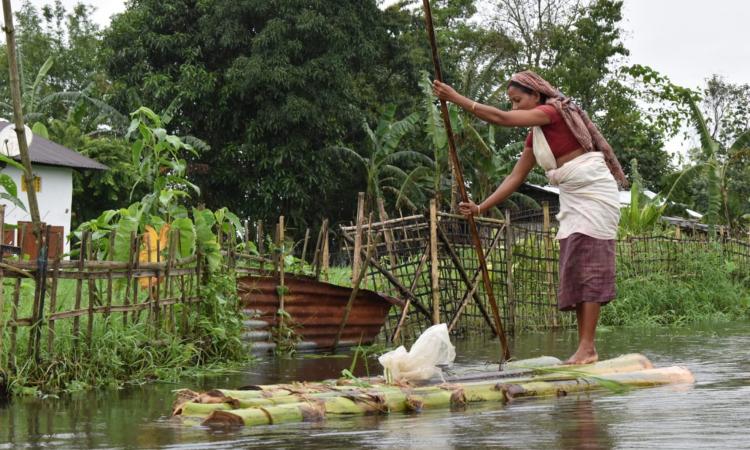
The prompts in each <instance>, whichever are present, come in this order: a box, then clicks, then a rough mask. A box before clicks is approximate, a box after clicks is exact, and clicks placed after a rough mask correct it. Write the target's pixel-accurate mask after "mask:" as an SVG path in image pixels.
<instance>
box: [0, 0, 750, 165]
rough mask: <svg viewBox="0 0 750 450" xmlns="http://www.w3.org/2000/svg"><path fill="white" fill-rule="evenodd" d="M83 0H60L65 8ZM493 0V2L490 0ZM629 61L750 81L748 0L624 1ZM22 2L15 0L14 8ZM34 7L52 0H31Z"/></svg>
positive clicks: (682, 73)
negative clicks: (747, 31)
mask: <svg viewBox="0 0 750 450" xmlns="http://www.w3.org/2000/svg"><path fill="white" fill-rule="evenodd" d="M79 1H81V0H62V2H63V5H64V6H65V7H66V8H72V6H73V5H75V4H76V3H78V2H79ZM389 1H393V0H386V3H388V2H389ZM490 1H492V0H490ZM624 1H625V3H624V11H623V16H624V20H623V22H622V24H621V25H622V28H623V30H624V34H625V38H624V43H625V46H626V48H628V49H629V50H630V57H629V58H628V59H627V60H626V62H627V63H631V64H643V65H647V66H650V67H652V68H653V69H656V70H657V71H658V72H660V73H661V74H663V75H666V76H668V77H669V78H670V79H671V80H672V81H673V82H674V83H677V84H679V85H682V86H685V87H690V88H698V87H700V86H703V85H704V83H705V80H706V79H707V78H710V77H711V75H713V74H718V75H721V76H723V77H724V78H725V79H726V80H727V81H729V82H732V83H740V84H744V83H750V45H748V44H747V38H746V29H747V20H748V18H750V0H711V1H708V0H624ZM21 2H22V0H12V1H11V3H12V5H13V7H14V9H15V8H18V6H19V5H20V4H21ZM31 2H32V3H33V4H34V5H36V6H41V5H44V4H46V3H51V2H52V0H31ZM83 2H84V3H88V4H90V5H93V6H94V7H95V8H96V11H95V13H94V16H93V18H94V20H95V21H96V22H97V23H99V24H100V25H101V26H102V27H105V26H106V25H107V24H108V23H109V21H110V18H111V16H112V15H113V14H117V13H119V12H122V11H123V10H124V9H125V0H83ZM686 144H687V145H688V146H691V145H692V143H687V142H685V141H683V140H682V138H674V139H671V140H670V141H669V142H667V145H666V147H667V150H669V151H670V152H672V153H674V152H677V151H684V148H685V147H686Z"/></svg>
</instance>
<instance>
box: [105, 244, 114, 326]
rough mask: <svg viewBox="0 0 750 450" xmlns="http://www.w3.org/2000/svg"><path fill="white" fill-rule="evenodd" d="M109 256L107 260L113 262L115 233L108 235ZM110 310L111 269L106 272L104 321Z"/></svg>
mask: <svg viewBox="0 0 750 450" xmlns="http://www.w3.org/2000/svg"><path fill="white" fill-rule="evenodd" d="M109 248H110V251H109V254H108V255H107V260H109V261H114V260H115V254H114V252H113V251H112V249H113V248H115V232H114V231H110V233H109ZM111 309H112V269H111V268H110V269H109V270H107V309H106V310H104V318H105V320H106V319H107V318H109V315H110V313H111Z"/></svg>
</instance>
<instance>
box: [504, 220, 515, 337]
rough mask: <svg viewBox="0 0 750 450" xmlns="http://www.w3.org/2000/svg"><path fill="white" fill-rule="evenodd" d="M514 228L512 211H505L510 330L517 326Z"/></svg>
mask: <svg viewBox="0 0 750 450" xmlns="http://www.w3.org/2000/svg"><path fill="white" fill-rule="evenodd" d="M513 241H514V238H513V227H512V225H511V222H510V211H508V210H507V209H506V210H505V288H506V289H507V296H508V317H509V318H510V329H511V330H513V329H515V325H516V291H515V286H514V284H513Z"/></svg>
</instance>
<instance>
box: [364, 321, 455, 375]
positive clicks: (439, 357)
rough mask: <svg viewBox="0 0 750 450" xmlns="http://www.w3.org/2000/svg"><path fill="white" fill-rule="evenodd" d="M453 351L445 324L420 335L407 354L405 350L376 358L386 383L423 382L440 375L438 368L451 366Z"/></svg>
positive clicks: (401, 348)
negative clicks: (382, 370)
mask: <svg viewBox="0 0 750 450" xmlns="http://www.w3.org/2000/svg"><path fill="white" fill-rule="evenodd" d="M454 359H456V349H455V347H453V344H451V340H450V337H449V336H448V326H447V325H446V324H444V323H441V324H438V325H433V326H431V327H430V328H428V329H426V330H425V331H424V333H422V334H421V335H420V336H419V338H418V339H417V341H416V342H415V343H414V345H412V346H411V350H410V351H408V352H407V351H406V349H405V348H404V346H403V345H402V346H400V347H399V348H397V349H396V350H392V351H390V352H388V353H384V354H383V355H381V356H380V357H379V358H378V361H380V364H381V365H382V366H383V368H384V369H385V377H386V380H387V381H388V382H394V381H423V380H429V379H430V378H432V377H433V376H435V375H442V373H443V371H442V370H441V369H440V368H439V367H437V366H438V365H450V364H453V360H454Z"/></svg>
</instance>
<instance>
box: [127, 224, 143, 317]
mask: <svg viewBox="0 0 750 450" xmlns="http://www.w3.org/2000/svg"><path fill="white" fill-rule="evenodd" d="M132 236H133V238H134V239H133V253H134V254H133V272H134V273H137V272H138V269H140V267H141V258H140V249H141V245H142V244H143V243H142V242H141V238H140V236H138V234H137V233H135V232H133V234H132ZM138 288H139V283H138V278H137V277H133V305H137V304H138ZM140 318H141V314H140V312H139V311H133V313H132V314H131V315H130V319H131V321H132V323H133V324H135V323H138V321H139V320H140Z"/></svg>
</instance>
